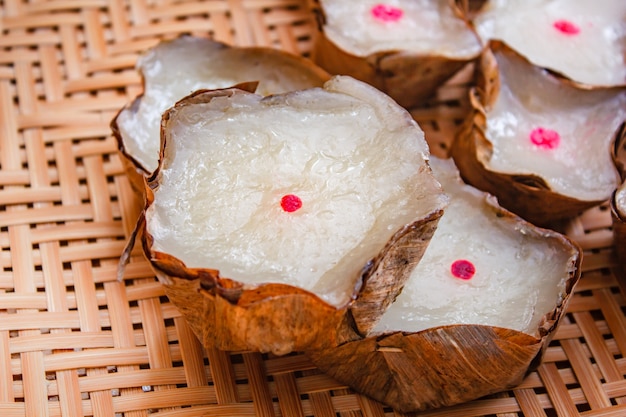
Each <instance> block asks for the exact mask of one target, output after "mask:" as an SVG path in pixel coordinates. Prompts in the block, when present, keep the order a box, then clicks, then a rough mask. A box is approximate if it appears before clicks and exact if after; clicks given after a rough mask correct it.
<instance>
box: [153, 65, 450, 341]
mask: <svg viewBox="0 0 626 417" xmlns="http://www.w3.org/2000/svg"><path fill="white" fill-rule="evenodd" d="M428 158H429V152H428V146H427V144H426V141H425V140H424V135H423V132H422V131H421V129H420V128H419V126H418V125H417V124H416V123H415V122H414V121H413V120H412V119H411V117H410V115H409V114H408V112H406V111H405V110H404V109H402V108H401V107H400V106H398V105H397V104H396V103H395V102H393V101H392V100H391V99H390V98H389V97H387V96H386V95H384V94H383V93H381V92H380V91H378V90H376V89H375V88H373V87H371V86H369V85H367V84H364V83H362V82H359V81H357V80H354V79H352V78H350V77H345V76H343V77H334V78H332V79H331V80H330V81H329V82H327V83H326V84H325V85H324V88H315V89H308V90H301V91H298V92H293V93H288V94H278V95H273V96H269V97H265V98H264V97H263V96H261V95H258V94H252V93H249V92H246V91H243V90H240V89H225V90H207V91H199V92H197V93H195V94H193V95H191V96H189V97H187V98H185V99H183V100H181V101H180V102H179V103H178V104H177V105H176V106H175V107H173V108H172V109H170V110H168V111H167V112H166V113H165V114H164V117H163V147H162V151H161V162H160V165H159V168H158V169H157V171H155V174H154V175H153V177H152V178H150V181H149V183H148V186H147V188H146V192H147V195H148V206H147V208H146V211H145V232H146V243H145V244H144V249H145V250H146V253H147V256H148V259H151V260H152V264H153V266H154V267H155V270H156V272H157V274H158V275H159V276H160V277H161V278H162V280H163V281H164V282H165V283H167V284H171V283H172V282H173V281H172V280H171V278H172V277H173V278H180V277H187V278H189V279H190V280H196V281H197V282H198V285H200V284H202V287H201V288H204V289H205V290H206V291H205V294H204V295H203V294H202V293H199V292H198V291H197V288H196V289H195V290H192V291H190V292H189V293H188V294H187V295H186V298H185V299H184V302H181V304H182V305H183V308H184V310H185V311H186V312H187V314H189V315H192V316H194V317H193V318H192V321H194V320H195V322H201V321H204V324H202V326H203V328H202V330H199V332H200V333H202V335H204V337H205V339H204V341H205V342H206V343H207V344H214V345H216V346H217V347H220V348H223V349H229V350H232V349H236V350H238V349H253V350H261V351H272V352H274V353H287V352H289V351H291V350H293V349H303V348H308V347H309V346H310V345H312V344H314V343H316V344H328V343H333V341H334V340H335V339H336V338H338V337H342V336H341V335H340V334H339V335H337V333H338V330H337V329H338V326H339V323H340V322H342V321H343V320H344V319H345V318H344V314H345V313H346V311H347V309H348V308H350V310H351V312H350V315H351V317H352V318H353V320H354V322H355V323H356V325H357V327H358V330H359V331H361V332H364V333H366V332H368V331H369V329H371V327H373V326H374V325H375V321H376V320H377V318H378V317H379V316H380V314H381V313H382V311H384V309H385V308H386V307H387V306H388V305H389V304H390V303H391V302H392V301H393V299H394V298H395V296H396V295H397V293H398V292H399V291H400V289H401V288H402V285H403V283H404V281H405V280H406V278H407V277H408V275H409V273H410V271H411V270H412V269H413V268H414V267H415V264H416V263H417V261H419V259H420V258H421V255H422V253H423V250H424V249H425V247H426V246H427V244H428V241H429V240H430V236H431V235H432V233H433V231H434V228H435V227H436V224H437V221H438V219H439V217H440V216H441V214H442V210H443V208H444V206H445V204H446V198H445V196H444V195H443V193H442V191H441V188H440V186H439V183H438V182H437V181H436V180H435V179H434V177H433V176H432V174H431V171H430V168H429V166H428ZM190 271H203V272H201V273H200V272H198V273H199V274H201V275H202V277H201V279H200V277H199V276H198V275H197V274H196V272H190ZM207 271H208V272H207ZM185 285H186V284H185ZM174 286H176V284H174ZM261 294H262V295H261ZM278 294H280V297H279V296H278ZM174 299H176V297H174ZM207 300H211V301H210V302H209V301H207ZM250 300H254V302H251V301H250ZM174 302H175V303H176V301H174ZM203 303H209V304H210V305H209V306H208V307H207V306H206V304H203ZM220 303H222V304H220ZM248 303H250V304H248ZM285 303H287V304H288V305H284V304H285ZM198 304H200V305H204V306H205V307H206V308H204V307H201V306H200V307H198V308H195V307H197V306H198ZM279 305H280V308H279V307H276V306H279ZM218 306H219V309H220V310H219V311H218V310H217V309H218ZM262 306H265V307H263V308H266V309H267V311H265V312H264V313H263V315H261V316H259V314H260V313H259V312H258V310H256V309H258V308H261V307H262ZM207 309H216V310H215V311H214V312H210V313H207ZM285 309H286V310H285ZM235 311H236V313H235ZM184 314H185V313H184ZM231 320H232V322H231ZM242 326H243V329H242ZM216 327H217V329H216ZM339 333H341V330H339ZM216 335H217V336H216Z"/></svg>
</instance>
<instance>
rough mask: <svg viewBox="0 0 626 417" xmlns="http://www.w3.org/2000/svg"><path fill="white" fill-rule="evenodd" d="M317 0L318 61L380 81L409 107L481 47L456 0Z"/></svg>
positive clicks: (363, 78) (315, 58)
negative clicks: (391, 2)
mask: <svg viewBox="0 0 626 417" xmlns="http://www.w3.org/2000/svg"><path fill="white" fill-rule="evenodd" d="M313 3H314V4H313V12H314V13H315V15H316V16H317V18H318V31H317V32H316V36H315V40H314V48H313V52H312V59H313V61H314V62H315V63H317V64H318V65H319V66H320V67H322V68H324V69H325V70H327V71H328V72H330V73H331V74H344V75H350V76H352V77H354V78H357V79H359V80H361V81H364V82H367V83H369V84H371V85H373V86H375V87H376V88H378V89H380V90H381V91H384V92H385V93H387V94H389V96H391V97H392V98H393V99H394V100H396V101H397V102H398V103H399V104H400V105H401V106H404V107H406V108H412V107H415V106H418V105H420V104H423V103H424V102H425V100H426V99H428V98H429V97H431V96H432V95H434V94H435V93H436V91H437V89H438V88H439V87H440V86H441V85H443V84H444V83H445V82H446V81H447V80H448V79H449V78H451V77H452V76H453V75H454V74H455V73H457V72H458V71H459V70H460V69H461V68H463V67H464V66H465V65H467V64H468V63H469V62H471V61H473V60H474V59H476V58H477V57H478V55H479V54H480V51H481V49H482V47H481V44H480V42H479V40H478V37H477V36H476V34H475V33H474V32H473V30H472V28H471V27H470V26H469V24H468V23H467V21H466V20H464V19H463V18H462V16H463V13H461V11H460V8H459V7H458V6H457V4H456V2H454V1H449V0H426V1H417V2H416V1H409V0H405V1H399V2H395V3H394V5H393V6H392V5H385V4H381V3H380V2H376V1H371V0H368V1H360V2H354V1H350V0H319V1H315V2H313Z"/></svg>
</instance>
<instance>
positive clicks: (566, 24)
mask: <svg viewBox="0 0 626 417" xmlns="http://www.w3.org/2000/svg"><path fill="white" fill-rule="evenodd" d="M552 26H554V28H555V29H556V30H558V31H559V32H561V33H563V34H565V35H577V34H578V33H580V28H579V27H578V26H577V25H575V24H574V23H572V22H570V21H569V20H557V21H556V22H554V23H553V24H552Z"/></svg>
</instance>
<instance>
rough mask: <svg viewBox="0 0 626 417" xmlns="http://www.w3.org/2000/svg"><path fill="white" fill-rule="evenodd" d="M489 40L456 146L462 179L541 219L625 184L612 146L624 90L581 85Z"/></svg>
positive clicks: (568, 213)
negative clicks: (620, 182)
mask: <svg viewBox="0 0 626 417" xmlns="http://www.w3.org/2000/svg"><path fill="white" fill-rule="evenodd" d="M490 45H491V48H490V49H488V50H486V51H485V52H484V53H483V55H482V58H481V62H480V67H479V73H478V87H477V88H474V89H472V90H471V92H470V96H471V97H470V99H471V104H472V108H473V113H472V114H471V115H470V117H469V118H468V120H467V121H466V123H465V125H464V126H463V128H462V129H460V131H459V133H458V135H457V137H456V140H455V141H454V143H453V146H452V156H453V157H454V159H455V162H456V164H457V166H458V167H459V170H460V172H461V175H462V177H463V178H464V180H466V181H467V182H469V183H470V184H472V185H474V186H475V187H477V188H480V189H482V190H484V191H487V192H489V193H491V194H494V195H495V196H497V197H498V201H499V203H500V204H501V205H502V206H503V207H506V208H507V209H509V210H511V211H513V212H515V213H516V214H518V215H520V216H522V217H524V218H525V219H527V220H530V221H531V222H533V223H535V224H537V225H542V226H545V225H548V224H550V223H551V222H555V221H558V220H561V219H566V218H570V217H573V216H575V215H577V214H579V213H580V212H581V211H582V210H584V209H587V208H590V207H592V206H595V205H597V204H599V203H601V202H604V201H606V200H608V199H609V198H610V196H611V194H612V192H613V190H615V188H616V187H617V185H618V183H619V175H618V173H617V169H616V167H615V164H614V162H613V159H612V155H611V148H612V146H613V143H614V140H615V139H616V136H617V135H618V134H619V133H618V132H619V131H620V130H619V128H620V125H621V124H622V123H623V122H624V120H626V89H623V88H607V89H599V88H598V89H592V90H584V89H579V88H576V87H574V86H572V85H571V84H569V83H565V82H563V81H562V79H561V78H557V77H554V76H552V75H551V74H550V73H548V72H546V71H545V70H543V69H541V68H539V67H536V66H533V65H532V64H530V63H529V62H528V61H527V60H525V59H524V58H523V57H521V56H520V55H519V54H517V53H516V52H515V51H514V50H512V49H510V48H508V47H507V46H506V45H505V44H502V43H500V42H492V43H491V44H490Z"/></svg>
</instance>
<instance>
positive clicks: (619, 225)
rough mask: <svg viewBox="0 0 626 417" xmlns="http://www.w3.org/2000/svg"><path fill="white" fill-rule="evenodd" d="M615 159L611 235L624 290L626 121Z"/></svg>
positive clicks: (625, 267) (617, 144)
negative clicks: (618, 178) (617, 174)
mask: <svg viewBox="0 0 626 417" xmlns="http://www.w3.org/2000/svg"><path fill="white" fill-rule="evenodd" d="M615 160H616V162H617V167H618V169H619V171H620V176H621V178H622V183H621V184H620V185H619V187H617V189H616V190H615V192H614V193H613V195H612V198H611V215H612V216H611V218H612V220H613V236H614V240H615V248H616V251H617V260H618V262H619V263H620V265H621V273H620V274H619V275H618V279H619V281H620V285H621V287H622V290H623V291H624V292H626V123H624V125H622V133H621V135H620V137H619V140H618V141H617V142H616V143H615Z"/></svg>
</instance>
